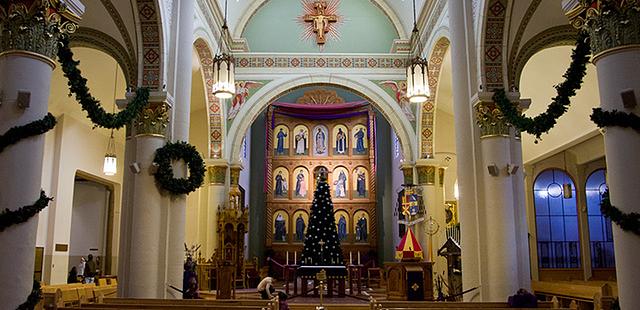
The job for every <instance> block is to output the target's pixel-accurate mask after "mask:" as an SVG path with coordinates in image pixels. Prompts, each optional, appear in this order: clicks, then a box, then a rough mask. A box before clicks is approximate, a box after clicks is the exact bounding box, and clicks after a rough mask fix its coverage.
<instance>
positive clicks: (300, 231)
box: [296, 214, 307, 241]
mask: <svg viewBox="0 0 640 310" xmlns="http://www.w3.org/2000/svg"><path fill="white" fill-rule="evenodd" d="M306 226H307V225H305V223H304V219H303V218H302V214H298V218H297V219H296V240H298V241H302V240H304V229H305V227H306Z"/></svg>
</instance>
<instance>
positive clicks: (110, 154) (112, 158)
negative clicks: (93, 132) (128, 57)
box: [102, 63, 118, 176]
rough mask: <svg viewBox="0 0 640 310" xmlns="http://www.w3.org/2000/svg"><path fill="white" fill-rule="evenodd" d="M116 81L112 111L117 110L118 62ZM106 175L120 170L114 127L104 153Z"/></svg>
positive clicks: (104, 171) (114, 173)
mask: <svg viewBox="0 0 640 310" xmlns="http://www.w3.org/2000/svg"><path fill="white" fill-rule="evenodd" d="M115 76H116V77H115V82H114V85H113V108H112V113H115V111H116V89H117V88H118V63H116V73H115ZM102 172H103V173H104V175H108V176H113V175H116V173H117V172H118V159H117V157H116V141H115V139H114V138H113V129H111V137H109V142H108V143H107V152H106V154H105V155H104V165H103V166H102Z"/></svg>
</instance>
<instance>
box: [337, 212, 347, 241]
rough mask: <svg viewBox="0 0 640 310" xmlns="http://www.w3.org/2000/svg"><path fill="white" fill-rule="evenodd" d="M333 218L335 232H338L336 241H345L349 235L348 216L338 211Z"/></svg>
mask: <svg viewBox="0 0 640 310" xmlns="http://www.w3.org/2000/svg"><path fill="white" fill-rule="evenodd" d="M334 218H335V221H336V230H337V231H338V239H340V241H345V240H347V236H348V234H349V232H348V229H349V228H348V227H349V214H347V212H346V211H344V210H338V211H336V212H335V214H334Z"/></svg>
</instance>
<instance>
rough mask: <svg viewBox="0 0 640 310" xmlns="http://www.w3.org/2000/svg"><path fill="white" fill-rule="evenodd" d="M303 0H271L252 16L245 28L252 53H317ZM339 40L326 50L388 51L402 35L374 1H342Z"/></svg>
mask: <svg viewBox="0 0 640 310" xmlns="http://www.w3.org/2000/svg"><path fill="white" fill-rule="evenodd" d="M302 12H303V8H302V3H301V1H300V0H270V1H267V2H266V3H265V4H264V5H263V6H262V7H261V8H260V9H258V11H257V12H256V13H255V14H254V15H253V16H252V17H251V19H250V20H249V22H248V23H247V26H246V27H245V29H244V31H243V37H244V38H246V39H247V41H248V43H249V48H250V50H251V52H282V53H305V52H306V53H317V52H320V51H321V50H320V47H319V46H318V45H317V44H316V41H315V36H314V37H312V38H311V39H308V40H303V39H302V37H303V32H304V27H303V26H302V25H300V24H299V23H298V21H297V17H298V16H300V15H302ZM338 14H339V15H341V16H342V17H343V22H342V24H341V25H340V26H339V27H338V33H339V36H340V39H339V41H336V40H327V43H326V44H325V46H324V48H323V49H322V52H326V53H388V52H389V51H390V49H391V44H392V43H393V40H394V39H397V38H398V34H397V32H396V29H395V28H394V26H393V24H392V23H391V21H390V20H389V18H388V17H387V16H386V15H385V14H384V12H383V11H382V10H381V9H380V8H378V7H377V6H375V5H374V4H373V3H372V2H371V1H370V0H341V1H340V5H339V6H338Z"/></svg>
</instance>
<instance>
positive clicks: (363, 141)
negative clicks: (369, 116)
mask: <svg viewBox="0 0 640 310" xmlns="http://www.w3.org/2000/svg"><path fill="white" fill-rule="evenodd" d="M352 132H353V140H351V141H353V143H352V144H353V155H366V154H367V153H368V149H369V139H368V137H369V135H368V133H367V132H368V131H367V127H365V126H364V125H362V124H358V125H355V126H353V131H352Z"/></svg>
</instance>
